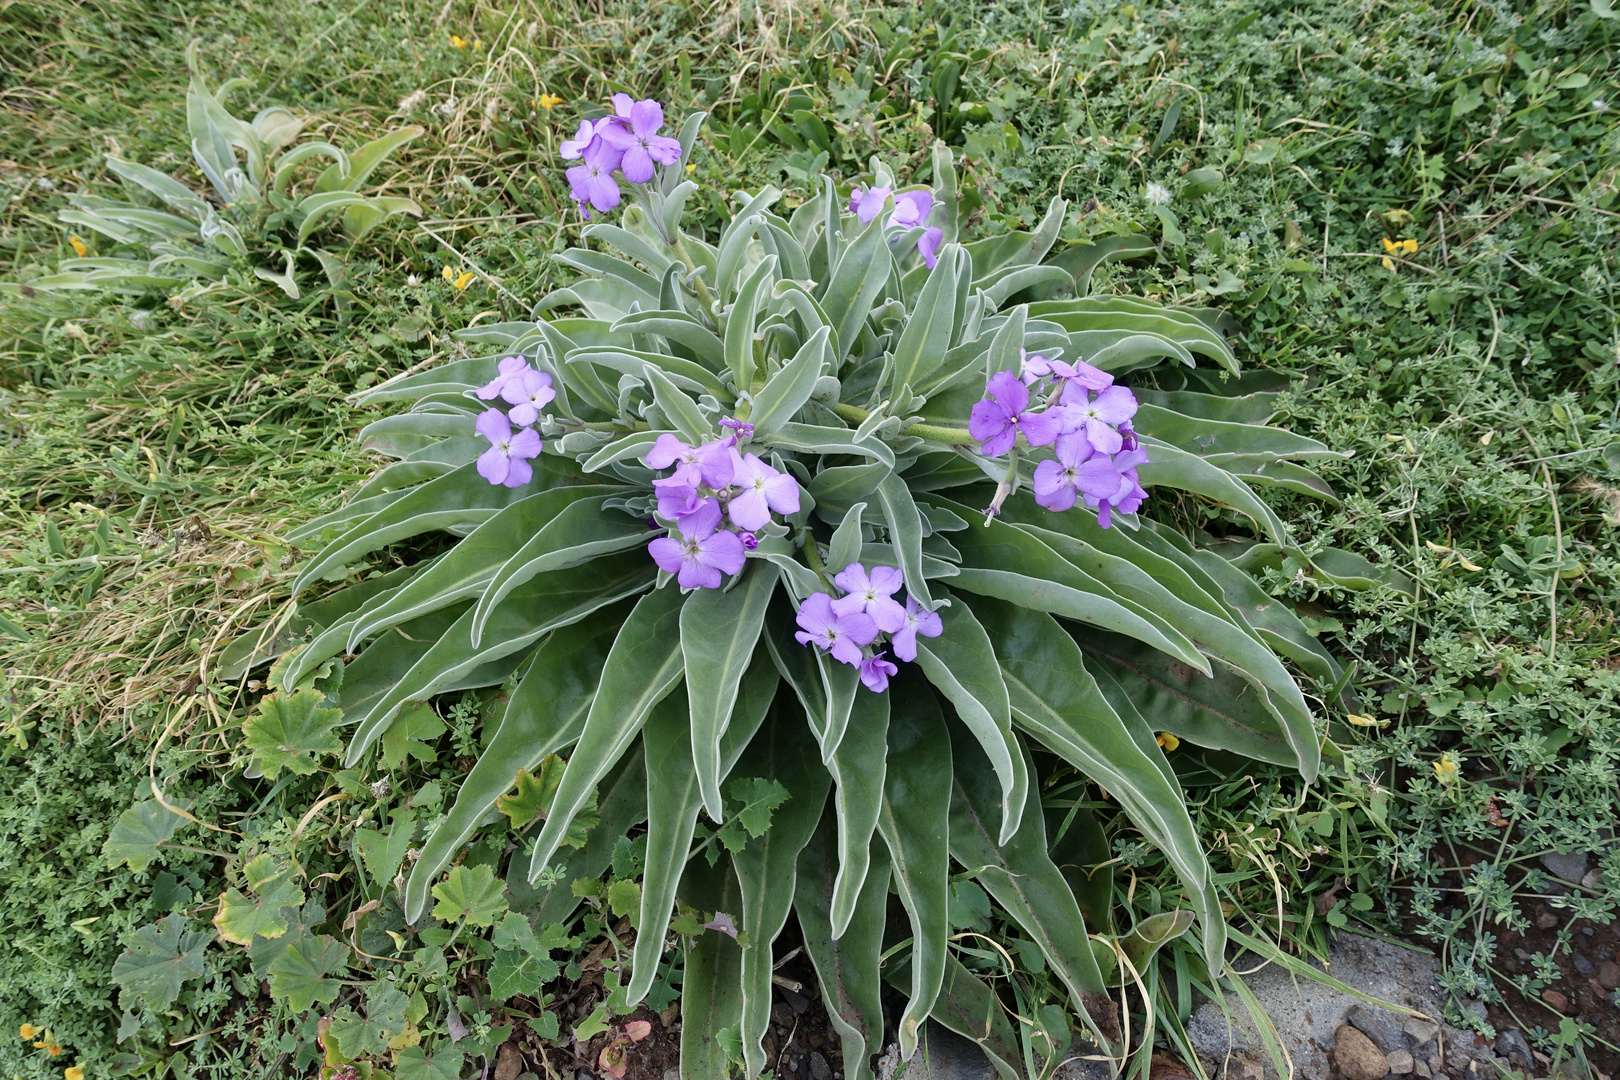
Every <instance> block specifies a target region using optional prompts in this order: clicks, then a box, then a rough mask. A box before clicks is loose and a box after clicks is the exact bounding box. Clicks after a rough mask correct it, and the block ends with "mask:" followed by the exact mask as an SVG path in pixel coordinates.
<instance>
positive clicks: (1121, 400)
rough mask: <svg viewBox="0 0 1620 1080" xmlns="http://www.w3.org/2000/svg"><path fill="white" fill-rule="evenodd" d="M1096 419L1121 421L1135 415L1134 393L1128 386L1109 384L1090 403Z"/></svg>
mask: <svg viewBox="0 0 1620 1080" xmlns="http://www.w3.org/2000/svg"><path fill="white" fill-rule="evenodd" d="M1091 407H1092V411H1093V412H1094V413H1095V415H1096V417H1097V419H1099V420H1103V421H1106V422H1107V423H1110V424H1119V423H1123V422H1124V421H1126V420H1129V419H1130V418H1131V417H1133V416H1135V415H1136V409H1137V405H1136V395H1135V394H1133V393H1131V391H1130V388H1129V387H1125V386H1110V387H1109V388H1108V389H1106V390H1104V391H1103V392H1102V393H1100V394H1098V395H1097V399H1096V400H1095V401H1093V402H1092V403H1091Z"/></svg>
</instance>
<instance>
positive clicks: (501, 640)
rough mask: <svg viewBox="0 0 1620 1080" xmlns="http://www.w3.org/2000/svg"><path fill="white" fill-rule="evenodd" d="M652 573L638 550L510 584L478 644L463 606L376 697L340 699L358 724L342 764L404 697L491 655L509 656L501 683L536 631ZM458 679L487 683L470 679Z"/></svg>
mask: <svg viewBox="0 0 1620 1080" xmlns="http://www.w3.org/2000/svg"><path fill="white" fill-rule="evenodd" d="M654 577H655V575H654V573H653V568H652V567H651V566H650V565H649V563H648V560H647V559H645V558H644V557H642V556H641V555H640V554H639V553H637V552H628V553H625V554H622V555H618V556H609V557H608V558H605V559H602V560H601V561H599V562H598V563H597V564H596V565H595V566H594V567H593V568H592V572H591V573H590V574H574V573H570V572H568V571H567V570H553V571H551V572H550V573H547V574H542V575H540V576H539V577H537V578H535V579H534V580H532V581H530V582H528V583H527V584H525V585H523V586H521V587H519V588H518V589H516V590H514V591H513V592H512V593H511V594H510V596H508V598H507V600H506V602H505V603H503V604H502V605H501V606H500V607H498V608H496V609H495V612H494V614H493V615H492V616H491V618H490V619H489V620H487V621H486V623H485V624H484V625H485V635H484V638H483V639H482V641H481V642H480V641H475V639H474V636H473V619H474V612H473V611H468V612H466V613H465V614H463V615H462V616H461V617H460V618H458V619H457V620H456V621H455V623H454V624H453V625H452V626H451V627H450V628H449V629H447V630H446V631H445V632H444V635H443V636H442V637H440V638H439V639H438V640H437V641H435V642H434V643H433V645H432V646H431V647H430V648H429V649H428V651H427V652H425V653H423V654H422V657H421V659H420V660H418V661H417V662H416V663H415V664H413V665H412V666H411V669H410V671H408V672H406V673H405V675H404V677H403V678H401V679H400V680H399V681H398V682H397V683H395V684H394V685H393V686H392V687H390V688H389V689H388V691H387V692H386V693H384V694H383V695H382V696H381V697H379V698H377V699H375V700H374V701H371V702H368V703H367V705H366V707H365V708H363V709H361V708H351V707H350V706H349V705H348V704H347V698H345V705H344V719H345V720H346V721H348V722H349V723H353V724H356V725H357V727H356V729H355V733H354V737H353V739H352V740H351V741H350V743H349V753H348V765H347V766H346V767H348V768H353V767H354V765H356V764H357V763H358V762H359V761H360V759H361V757H362V755H364V754H365V752H366V751H367V750H369V749H370V748H371V746H372V745H373V744H374V743H375V742H376V740H377V739H379V738H380V737H381V736H382V733H383V732H384V731H386V730H387V729H388V726H389V725H390V724H391V723H393V720H394V717H395V715H396V714H397V713H398V711H399V709H400V707H401V706H403V705H404V704H405V703H406V702H408V701H425V700H427V698H428V697H430V696H431V695H433V694H442V693H447V692H448V691H449V690H451V689H452V688H454V687H455V686H456V685H457V681H458V680H460V679H463V678H467V677H471V676H473V675H474V674H475V673H476V672H479V671H481V670H484V669H485V668H487V667H488V666H489V665H491V664H494V663H495V662H496V661H501V660H508V663H507V665H506V667H505V669H504V670H503V671H501V673H500V675H499V676H498V677H496V678H495V679H493V681H494V682H497V683H498V682H500V681H501V679H503V678H505V676H506V673H507V672H508V671H510V670H511V669H512V667H514V666H515V665H516V662H517V658H518V656H519V655H520V654H521V653H522V651H523V650H525V649H526V648H527V647H528V646H529V645H531V644H533V643H534V642H535V641H537V640H539V638H540V637H541V635H543V634H546V633H548V632H550V631H552V630H555V629H557V628H558V627H562V626H567V625H569V624H570V623H575V622H578V621H579V620H580V619H583V618H586V617H587V616H589V615H590V614H591V613H592V612H594V611H596V610H598V609H600V608H603V607H606V606H607V605H609V604H611V603H613V602H614V601H616V600H622V599H624V598H625V597H627V596H633V595H635V594H636V593H639V592H641V591H642V590H644V589H646V588H647V587H648V586H649V585H651V584H652V582H653V579H654ZM447 610H454V609H447ZM459 685H461V686H478V685H488V683H483V682H476V681H475V682H470V683H469V682H462V683H460V684H459Z"/></svg>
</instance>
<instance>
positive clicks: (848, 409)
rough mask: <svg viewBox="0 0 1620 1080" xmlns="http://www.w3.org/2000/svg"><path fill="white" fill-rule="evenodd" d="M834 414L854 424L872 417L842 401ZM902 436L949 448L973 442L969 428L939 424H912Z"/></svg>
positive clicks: (836, 406) (856, 406) (868, 412)
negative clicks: (941, 444) (910, 436)
mask: <svg viewBox="0 0 1620 1080" xmlns="http://www.w3.org/2000/svg"><path fill="white" fill-rule="evenodd" d="M833 412H835V413H837V414H838V415H839V416H840V417H842V418H843V419H845V420H848V421H849V422H850V423H852V424H860V423H864V422H865V420H866V418H867V417H869V416H871V415H872V414H871V412H870V411H868V410H866V409H863V408H861V407H860V406H859V405H846V404H844V403H843V402H842V401H840V402H839V403H838V404H836V405H834V406H833ZM902 434H904V435H912V436H915V437H916V438H919V439H927V440H928V441H929V442H937V443H945V444H947V445H949V446H965V445H967V444H968V443H971V442H972V441H973V436H972V435H971V434H969V432H968V429H967V428H955V427H941V426H940V425H938V424H912V425H911V426H910V427H908V428H906V429H905V430H904V431H903V432H902Z"/></svg>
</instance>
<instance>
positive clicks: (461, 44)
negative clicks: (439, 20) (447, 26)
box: [450, 34, 472, 49]
mask: <svg viewBox="0 0 1620 1080" xmlns="http://www.w3.org/2000/svg"><path fill="white" fill-rule="evenodd" d="M450 44H452V45H454V46H455V47H456V48H458V49H465V48H466V47H467V46H468V45H471V44H472V42H470V41H468V40H467V39H466V38H464V37H462V36H461V35H460V34H451V35H450Z"/></svg>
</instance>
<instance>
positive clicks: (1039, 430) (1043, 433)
mask: <svg viewBox="0 0 1620 1080" xmlns="http://www.w3.org/2000/svg"><path fill="white" fill-rule="evenodd" d="M1018 385H1020V386H1022V385H1023V384H1022V383H1019V384H1018ZM1063 421H1064V417H1063V415H1062V414H1061V413H1057V412H1053V411H1052V410H1050V409H1048V410H1046V411H1045V412H1038V413H1034V412H1027V413H1025V414H1024V415H1023V416H1022V417H1020V418H1019V421H1018V426H1019V428H1020V429H1021V430H1022V431H1023V432H1024V438H1026V439H1028V440H1029V445H1031V446H1050V445H1052V443H1053V442H1054V441H1056V439H1057V437H1058V432H1059V431H1061V430H1062V428H1063Z"/></svg>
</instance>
